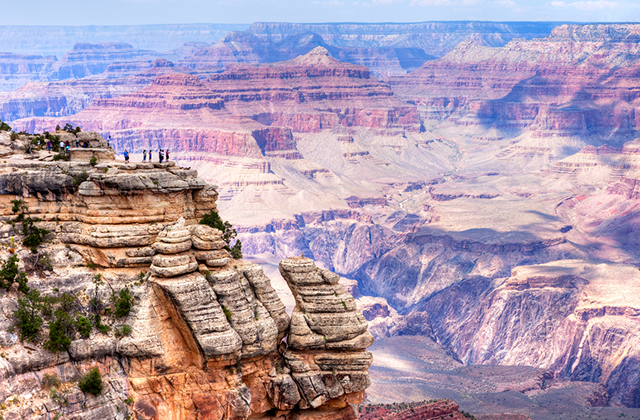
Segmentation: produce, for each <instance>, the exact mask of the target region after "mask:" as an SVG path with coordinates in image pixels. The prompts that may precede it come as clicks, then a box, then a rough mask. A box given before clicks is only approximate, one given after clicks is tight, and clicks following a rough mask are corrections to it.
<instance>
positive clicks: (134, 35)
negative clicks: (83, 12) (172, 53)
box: [0, 23, 249, 58]
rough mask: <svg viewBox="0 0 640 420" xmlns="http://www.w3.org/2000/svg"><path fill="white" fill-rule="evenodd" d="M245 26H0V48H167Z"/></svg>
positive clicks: (48, 51) (51, 51) (59, 51)
mask: <svg viewBox="0 0 640 420" xmlns="http://www.w3.org/2000/svg"><path fill="white" fill-rule="evenodd" d="M248 27H249V25H244V24H237V25H235V24H234V25H228V24H216V23H202V24H184V25H118V26H116V25H110V26H108V25H102V26H97V25H91V26H0V51H2V52H12V53H19V54H41V55H44V56H47V55H55V56H57V57H58V58H60V57H62V55H63V54H64V53H66V52H67V51H69V50H70V49H72V48H73V46H74V45H75V44H77V43H91V44H95V43H100V42H124V43H128V44H131V45H133V46H134V47H135V48H139V49H144V50H155V51H169V50H172V49H175V48H178V47H180V46H181V45H182V44H184V43H185V42H206V43H208V44H212V43H215V42H217V41H219V40H220V39H222V38H223V37H224V36H225V35H226V34H227V33H228V32H229V31H243V30H245V29H247V28H248Z"/></svg>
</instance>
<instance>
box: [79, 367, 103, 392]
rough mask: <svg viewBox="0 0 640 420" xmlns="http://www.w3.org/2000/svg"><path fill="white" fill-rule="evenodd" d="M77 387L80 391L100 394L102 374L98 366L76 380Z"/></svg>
mask: <svg viewBox="0 0 640 420" xmlns="http://www.w3.org/2000/svg"><path fill="white" fill-rule="evenodd" d="M78 387H79V388H80V390H81V391H82V392H86V393H89V394H93V395H100V393H101V392H102V375H100V370H98V368H93V369H91V370H90V371H89V373H87V374H86V375H85V376H84V377H83V378H82V379H81V380H80V382H78Z"/></svg>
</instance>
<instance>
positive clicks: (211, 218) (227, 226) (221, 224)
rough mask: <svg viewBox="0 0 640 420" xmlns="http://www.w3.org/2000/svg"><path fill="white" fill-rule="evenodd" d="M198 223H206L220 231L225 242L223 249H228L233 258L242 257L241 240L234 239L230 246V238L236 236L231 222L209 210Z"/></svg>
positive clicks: (236, 233)
mask: <svg viewBox="0 0 640 420" xmlns="http://www.w3.org/2000/svg"><path fill="white" fill-rule="evenodd" d="M200 224H201V225H207V226H210V227H212V228H214V229H218V230H219V231H221V232H222V239H223V240H224V242H225V243H226V244H227V245H226V246H225V249H226V250H227V251H229V253H230V254H231V256H232V257H233V258H235V259H241V258H242V242H240V241H236V242H235V244H234V245H233V246H231V240H232V239H234V238H235V237H236V236H238V232H237V231H236V229H235V228H234V227H233V226H231V223H229V222H228V221H223V220H222V219H221V218H220V215H219V214H218V212H217V211H215V210H211V211H210V212H209V213H207V214H205V215H204V217H203V218H202V219H201V220H200Z"/></svg>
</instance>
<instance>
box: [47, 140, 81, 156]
mask: <svg viewBox="0 0 640 420" xmlns="http://www.w3.org/2000/svg"><path fill="white" fill-rule="evenodd" d="M76 147H77V148H79V147H82V148H83V149H88V148H89V142H88V141H87V140H85V141H83V142H82V146H81V145H80V140H78V139H76ZM52 148H53V143H51V140H49V139H48V140H47V151H48V152H51V149H52ZM70 148H71V144H70V143H69V140H67V141H60V152H64V153H69V149H70Z"/></svg>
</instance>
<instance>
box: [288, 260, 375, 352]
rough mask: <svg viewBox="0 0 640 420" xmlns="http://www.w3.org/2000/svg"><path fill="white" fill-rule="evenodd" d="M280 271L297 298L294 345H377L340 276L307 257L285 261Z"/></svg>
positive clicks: (316, 346) (292, 336)
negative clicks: (323, 268) (320, 266)
mask: <svg viewBox="0 0 640 420" xmlns="http://www.w3.org/2000/svg"><path fill="white" fill-rule="evenodd" d="M280 273H281V274H282V277H283V278H284V279H285V280H286V281H287V283H288V284H289V287H290V288H291V291H292V292H293V294H294V296H295V299H296V308H295V309H294V312H293V315H292V319H291V331H290V334H289V343H290V345H291V346H292V347H293V348H296V349H304V348H305V346H311V348H318V347H320V348H334V349H348V348H349V347H350V346H352V348H353V349H364V348H366V347H368V346H369V345H371V344H373V337H372V336H371V334H370V333H369V332H368V331H367V322H366V320H365V319H364V317H363V316H362V314H361V313H360V312H359V311H358V310H357V309H356V304H355V301H354V300H353V297H352V296H351V295H350V294H349V293H348V292H347V290H346V289H345V287H344V286H342V285H340V284H338V280H339V277H338V276H336V275H332V274H331V273H328V272H326V271H324V270H320V269H318V268H316V267H315V264H313V261H312V260H310V259H308V258H304V257H294V258H287V259H286V260H283V261H282V262H281V263H280Z"/></svg>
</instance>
